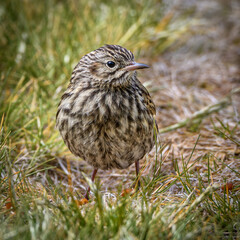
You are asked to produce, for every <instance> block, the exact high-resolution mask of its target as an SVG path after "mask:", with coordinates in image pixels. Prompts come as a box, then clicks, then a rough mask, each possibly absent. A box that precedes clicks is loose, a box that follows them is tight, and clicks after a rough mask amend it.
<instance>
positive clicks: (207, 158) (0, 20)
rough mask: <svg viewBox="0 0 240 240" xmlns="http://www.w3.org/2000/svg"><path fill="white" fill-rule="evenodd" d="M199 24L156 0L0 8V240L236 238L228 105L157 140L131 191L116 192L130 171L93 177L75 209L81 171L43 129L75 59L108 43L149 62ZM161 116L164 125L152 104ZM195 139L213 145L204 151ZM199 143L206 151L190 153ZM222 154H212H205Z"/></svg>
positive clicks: (234, 132)
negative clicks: (173, 139)
mask: <svg viewBox="0 0 240 240" xmlns="http://www.w3.org/2000/svg"><path fill="white" fill-rule="evenodd" d="M199 23H200V21H199V20H198V21H197V20H196V19H195V17H194V8H192V7H190V8H186V9H182V10H181V11H180V10H179V11H178V10H176V9H175V8H174V7H172V6H171V5H170V6H169V5H168V4H167V3H163V2H161V1H158V0H151V1H144V0H140V1H137V2H134V1H125V0H124V1H120V0H116V1H114V2H111V3H109V2H107V1H100V0H97V1H86V0H83V1H79V2H77V1H54V0H51V1H47V0H44V1H17V0H11V1H5V2H2V3H0V34H1V37H0V46H1V48H0V69H1V73H0V74H1V75H0V78H1V83H0V87H1V95H0V118H1V119H0V130H1V132H0V175H1V180H0V236H1V237H0V239H77V238H81V239H89V238H91V237H93V238H97V239H109V238H112V239H237V238H239V237H240V221H239V213H240V198H239V191H240V181H239V175H240V174H239V166H238V165H237V162H238V161H239V152H237V149H239V136H240V135H239V122H237V121H236V120H233V119H234V115H233V114H232V112H230V111H229V110H228V111H227V112H224V114H220V115H217V116H216V117H215V116H213V117H212V118H211V119H210V120H211V121H210V120H209V121H210V123H209V122H204V120H203V119H201V120H203V121H202V123H200V122H194V124H195V125H194V128H189V129H184V130H183V131H184V133H180V135H177V138H178V137H179V136H180V137H181V138H180V142H181V143H184V144H181V143H178V144H177V147H182V149H183V150H182V151H181V152H180V151H176V150H174V148H173V145H174V144H175V142H173V143H174V144H172V142H171V141H170V138H169V136H168V135H161V136H160V138H159V142H156V147H155V149H154V150H153V152H152V153H150V155H149V156H148V157H146V159H145V161H144V162H143V163H142V171H141V175H142V176H141V181H142V188H141V191H140V192H138V193H134V194H133V195H126V196H124V197H122V196H121V191H122V190H123V189H124V188H126V187H128V186H130V184H131V183H132V182H133V181H134V179H135V176H134V171H133V169H132V168H130V169H128V170H123V171H115V170H112V171H106V172H103V171H100V173H99V175H98V176H99V179H97V181H96V185H95V184H94V185H92V190H93V191H92V200H91V201H90V202H89V203H88V204H86V205H80V204H79V201H78V200H80V199H81V198H82V193H83V191H84V188H85V187H86V181H88V178H87V177H86V176H88V174H89V172H90V169H91V168H90V167H89V166H88V165H86V164H84V163H82V161H79V162H78V161H76V159H75V158H74V157H73V156H72V155H71V154H70V152H69V151H68V150H67V148H66V146H64V144H63V141H62V139H61V138H60V136H59V133H58V132H57V130H56V129H55V113H56V108H57V104H58V102H59V99H60V96H61V94H62V93H63V91H64V90H65V88H66V86H67V84H68V79H69V78H70V75H71V72H72V68H73V67H74V66H75V65H76V63H77V62H78V61H79V58H80V57H81V56H82V55H84V54H85V53H87V52H89V51H91V50H93V49H96V48H98V47H100V46H101V45H103V44H105V43H112V44H121V45H123V46H124V47H126V48H128V49H131V50H132V51H133V52H134V54H135V56H136V58H145V59H146V60H147V62H153V63H154V62H157V58H158V57H159V55H160V54H161V53H163V52H166V51H167V50H168V49H169V48H170V47H171V48H172V49H174V48H176V47H177V46H178V47H179V46H182V45H184V44H185V42H186V41H187V40H188V38H189V36H192V34H193V32H192V31H193V26H194V27H196V26H197V25H196V24H199ZM153 69H154V68H153ZM156 74H157V76H158V74H159V73H156ZM150 77H151V76H150ZM152 78H153V79H154V76H153V77H152ZM158 78H159V77H157V79H158ZM166 83H167V82H165V83H164V84H166ZM147 84H149V82H148V83H147ZM158 84H159V83H156V82H154V80H152V83H151V81H150V85H154V86H155V87H156V89H157V87H158ZM164 84H163V86H164V87H166V85H164ZM169 86H170V87H169ZM173 87H174V86H173ZM168 88H171V85H167V87H166V88H165V90H166V89H168ZM178 90H181V88H180V87H179V89H178ZM160 91H161V92H160V94H158V93H159V90H154V91H152V95H153V99H154V101H155V103H156V105H157V107H158V108H160V107H161V100H159V99H158V96H164V103H165V102H167V103H169V105H168V106H167V107H166V109H167V110H166V111H169V112H171V111H172V110H173V109H175V112H177V113H176V114H178V117H179V116H180V115H181V113H180V112H179V111H180V110H181V107H177V109H178V111H176V108H174V105H173V104H172V103H171V102H170V101H168V99H169V96H170V95H169V96H166V95H164V94H163V92H162V91H163V90H162V89H160ZM201 91H203V90H202V89H201V90H199V89H197V91H196V92H197V93H196V96H197V97H199V99H201V101H203V102H204V104H205V102H207V103H208V102H209V99H212V98H213V97H211V98H210V97H209V99H207V100H206V101H205V100H202V99H203V97H202V96H203V95H204V96H206V93H205V92H204V93H203V94H202V92H201ZM166 92H167V91H166ZM183 92H184V93H185V95H187V94H188V91H185V90H184V88H183ZM157 94H158V95H157ZM201 94H202V95H201ZM208 94H209V96H210V94H211V93H210V92H208ZM176 95H177V94H176ZM183 95H184V94H182V96H183ZM185 95H184V96H185ZM173 100H174V102H176V103H180V104H181V105H182V106H184V104H186V102H184V104H182V103H183V101H180V102H179V101H177V100H176V99H173ZM201 101H200V102H201ZM204 104H203V105H204ZM208 105H209V104H207V106H208ZM212 105H214V104H212ZM228 105H230V103H228ZM171 106H173V107H171ZM195 106H199V102H197V103H196V104H195V103H192V105H191V107H192V108H194V110H196V112H197V111H199V109H197V108H196V109H195ZM205 106H206V104H205ZM179 109H180V110H179ZM200 113H201V111H200ZM161 114H162V115H161V117H163V119H165V116H166V119H169V121H165V122H167V125H170V124H171V123H170V122H171V120H172V119H170V118H169V117H168V116H167V115H166V114H165V109H164V108H163V111H162V113H161ZM225 114H226V115H225ZM173 115H174V114H173ZM181 117H182V116H181ZM160 122H161V121H159V123H160ZM164 127H166V126H164ZM199 129H201V131H199ZM174 134H178V132H175V133H173V134H172V135H171V136H173V137H174V136H175V135H174ZM181 134H182V135H181ZM207 135H210V136H211V137H212V138H213V139H214V140H215V139H217V141H223V144H221V145H220V146H219V148H217V150H216V144H215V142H213V140H211V139H210V138H209V136H207ZM165 136H167V137H168V140H169V141H164V138H165ZM206 136H207V137H206ZM160 140H161V142H160ZM210 140H211V141H210ZM205 141H206V142H205ZM207 141H209V142H207ZM204 143H206V144H208V145H209V146H208V147H209V148H210V150H207V151H201V150H199V148H201V147H202V146H203V147H204V146H206V145H204ZM211 143H214V144H212V145H211ZM182 145H184V146H182ZM184 147H185V148H186V147H188V150H185V148H184ZM225 148H226V149H227V150H226V151H227V153H225V152H224V154H225V155H224V158H222V157H221V156H222V155H219V156H218V155H216V152H217V153H219V152H220V153H221V149H225ZM219 149H220V150H219ZM233 149H236V150H233ZM66 159H67V160H66ZM70 160H71V165H70ZM169 164H170V165H171V170H170V171H169V169H168V165H169ZM82 171H83V172H85V173H86V174H87V175H86V176H85V175H84V173H83V172H82ZM84 176H85V177H84ZM229 176H230V177H229ZM231 177H232V178H231ZM219 179H220V180H219ZM232 179H235V180H232ZM231 184H232V185H231ZM104 187H105V189H104Z"/></svg>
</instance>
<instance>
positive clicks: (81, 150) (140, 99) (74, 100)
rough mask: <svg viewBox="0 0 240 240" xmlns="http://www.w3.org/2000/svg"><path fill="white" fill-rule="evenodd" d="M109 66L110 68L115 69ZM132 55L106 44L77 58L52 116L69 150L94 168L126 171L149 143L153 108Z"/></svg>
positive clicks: (118, 47)
mask: <svg viewBox="0 0 240 240" xmlns="http://www.w3.org/2000/svg"><path fill="white" fill-rule="evenodd" d="M112 62H114V63H115V66H114V67H109V66H108V64H109V65H110V66H112V65H114V64H113V63H112ZM134 64H135V62H134V56H133V54H132V53H131V52H130V51H128V50H127V49H125V48H123V47H121V46H118V45H105V46H103V47H101V48H99V49H97V50H95V51H92V52H90V53H89V54H87V55H85V56H83V57H82V59H81V60H80V61H79V63H78V64H77V66H76V67H75V68H74V70H73V73H72V77H71V80H70V84H69V86H68V88H67V90H66V92H65V93H64V94H63V96H62V99H61V102H60V104H59V106H58V112H57V127H58V129H59V131H60V133H61V135H62V137H63V140H64V142H65V143H66V145H67V146H68V148H69V149H70V151H71V152H72V153H73V154H74V155H76V156H79V157H81V158H82V159H84V160H85V161H87V162H88V163H89V164H91V165H92V166H93V167H94V168H96V169H98V168H100V169H111V168H120V169H123V168H127V167H129V166H130V165H131V164H132V163H134V162H136V161H138V160H140V159H141V158H143V157H144V155H145V154H146V153H148V152H149V151H150V150H151V149H152V147H153V145H154V121H155V120H154V115H155V106H154V103H153V102H152V100H151V97H150V95H149V93H148V91H147V90H146V88H145V87H144V86H143V85H142V84H141V83H140V81H139V80H138V79H137V77H136V71H131V70H132V68H133V69H138V68H143V67H146V65H143V64H138V65H139V66H140V67H136V66H138V65H137V64H135V65H134Z"/></svg>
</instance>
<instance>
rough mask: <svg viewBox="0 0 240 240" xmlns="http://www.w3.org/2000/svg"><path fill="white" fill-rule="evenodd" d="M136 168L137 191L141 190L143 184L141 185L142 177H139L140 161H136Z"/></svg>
mask: <svg viewBox="0 0 240 240" xmlns="http://www.w3.org/2000/svg"><path fill="white" fill-rule="evenodd" d="M135 167H136V176H137V190H139V188H140V186H141V184H140V178H139V177H140V176H139V161H135Z"/></svg>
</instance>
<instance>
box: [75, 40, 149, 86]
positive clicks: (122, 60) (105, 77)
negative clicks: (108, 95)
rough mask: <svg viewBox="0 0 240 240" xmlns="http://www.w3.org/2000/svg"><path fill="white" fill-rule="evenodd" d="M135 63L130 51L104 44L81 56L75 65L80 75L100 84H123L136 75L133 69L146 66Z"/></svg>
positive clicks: (145, 66)
mask: <svg viewBox="0 0 240 240" xmlns="http://www.w3.org/2000/svg"><path fill="white" fill-rule="evenodd" d="M148 67H149V66H147V65H146V64H142V63H136V62H135V61H134V56H133V54H132V52H130V51H129V50H127V49H126V48H123V47H121V46H119V45H105V46H103V47H100V48H98V49H96V50H94V51H92V52H90V53H88V54H86V55H85V56H83V57H82V59H81V60H80V62H79V64H78V65H77V66H76V68H75V69H76V70H77V69H78V70H79V71H80V72H81V75H82V76H84V77H86V78H89V79H91V81H94V82H98V83H100V84H101V85H102V84H111V85H115V86H118V85H123V84H126V83H127V82H129V81H130V79H131V78H132V77H133V76H135V75H136V72H135V70H138V69H143V68H148Z"/></svg>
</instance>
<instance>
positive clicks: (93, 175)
mask: <svg viewBox="0 0 240 240" xmlns="http://www.w3.org/2000/svg"><path fill="white" fill-rule="evenodd" d="M97 171H98V169H97V168H94V170H93V172H92V176H91V180H92V182H94V178H95V176H96V174H97ZM89 192H90V186H88V189H87V191H86V193H85V195H84V197H85V198H86V199H87V200H89V196H88V194H89Z"/></svg>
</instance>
